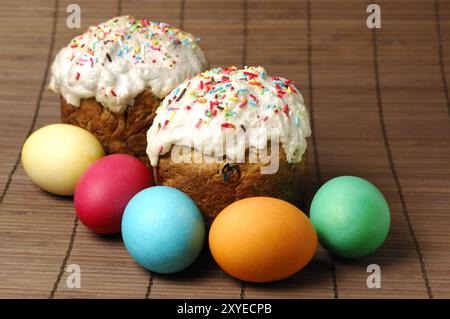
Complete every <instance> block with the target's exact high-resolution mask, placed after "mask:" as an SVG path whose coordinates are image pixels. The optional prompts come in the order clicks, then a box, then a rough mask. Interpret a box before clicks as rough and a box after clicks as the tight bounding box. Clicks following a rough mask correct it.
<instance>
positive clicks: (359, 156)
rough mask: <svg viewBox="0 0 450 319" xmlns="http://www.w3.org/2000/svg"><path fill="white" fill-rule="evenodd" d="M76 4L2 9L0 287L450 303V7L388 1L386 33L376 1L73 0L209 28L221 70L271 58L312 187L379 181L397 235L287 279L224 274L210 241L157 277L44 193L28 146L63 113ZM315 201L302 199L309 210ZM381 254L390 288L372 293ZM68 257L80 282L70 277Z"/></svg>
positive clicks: (87, 10) (95, 11) (9, 293)
mask: <svg viewBox="0 0 450 319" xmlns="http://www.w3.org/2000/svg"><path fill="white" fill-rule="evenodd" d="M69 3H71V2H70V1H66V0H47V1H40V2H39V3H38V4H37V3H36V2H35V1H31V0H26V1H21V2H20V3H18V2H17V1H12V0H6V1H2V3H1V4H0V9H1V10H0V18H1V19H0V38H1V39H2V43H3V45H2V46H0V72H1V75H2V76H1V80H0V81H1V87H0V101H1V104H2V107H1V108H0V123H1V126H0V133H1V134H0V143H1V146H2V152H1V157H0V159H1V166H0V187H1V189H2V191H1V197H0V297H4V298H5V297H6V298H14V297H20V298H32V297H38V298H48V297H51V298H53V297H55V298H64V297H75V298H82V297H100V298H102V297H113V298H120V297H130V298H144V297H147V298H165V297H175V298H193V297H204V298H221V297H228V298H260V297H261V298H358V297H367V298H382V297H386V298H397V297H405V298H416V297H418V298H431V297H434V298H448V297H450V278H449V276H448V269H449V268H450V234H449V231H448V230H449V229H450V217H449V214H450V212H449V209H450V102H449V93H448V81H449V80H448V79H449V78H450V69H449V67H448V65H449V63H450V60H449V59H450V54H449V52H450V3H449V2H448V1H443V0H439V1H438V0H434V1H420V0H413V1H410V0H408V1H406V0H396V1H386V0H385V1H378V2H377V3H378V4H379V5H380V6H381V8H382V28H381V29H377V30H376V31H373V30H370V29H368V28H367V27H366V24H365V21H366V18H367V15H368V14H367V13H366V7H367V5H368V4H369V2H367V3H366V2H364V1H357V0H349V1H345V3H344V1H339V3H338V2H337V1H324V0H315V1H312V0H299V1H294V0H289V1H275V0H269V1H253V0H248V1H247V0H231V1H230V0H228V1H208V0H203V1H200V0H177V1H175V0H173V1H165V0H159V1H156V0H155V1H150V0H147V1H137V0H132V1H109V0H98V1H88V0H83V1H80V0H79V1H77V4H79V5H80V6H81V10H82V28H83V29H85V28H86V27H87V26H89V25H92V24H97V23H100V22H102V21H104V20H106V19H108V18H111V17H113V16H115V15H118V14H132V15H136V16H139V17H147V18H149V19H151V20H154V21H164V22H167V23H170V24H173V25H176V26H180V27H182V28H184V29H186V30H187V31H189V32H192V33H194V34H195V35H196V36H199V37H201V46H202V48H203V49H204V51H205V52H206V54H207V56H208V58H209V61H210V63H211V66H219V65H222V66H227V65H237V66H242V65H263V66H265V67H266V69H267V70H268V72H269V74H274V75H281V76H284V77H287V78H291V79H293V80H294V81H295V82H296V83H297V85H298V87H299V88H300V90H301V91H302V93H303V95H304V97H305V100H306V103H307V105H308V107H309V109H310V114H311V121H312V124H313V130H314V133H313V137H312V138H311V139H310V141H309V153H308V156H309V163H310V175H311V185H309V188H308V189H309V191H308V192H309V198H310V197H311V196H312V195H313V194H314V191H315V189H316V188H317V186H318V185H319V184H321V183H323V182H324V181H326V180H328V179H330V178H332V177H334V176H337V175H345V174H351V175H358V176H361V177H364V178H367V179H369V180H370V181H372V182H373V183H375V184H376V185H377V186H378V187H379V188H380V189H381V191H382V192H383V193H384V194H385V196H386V198H387V200H388V202H389V204H390V208H391V214H392V226H391V232H390V234H389V237H388V238H387V240H386V242H385V244H384V245H383V246H382V248H381V249H380V250H379V251H377V252H376V253H375V254H374V255H371V256H369V257H367V258H363V259H361V260H358V261H345V260H341V259H336V258H332V257H331V256H330V255H329V254H328V253H327V252H326V251H325V250H323V249H319V251H318V253H317V256H316V258H315V259H314V260H313V262H312V263H311V264H310V265H308V266H307V267H306V269H304V270H302V271H301V272H299V273H298V274H296V275H295V276H293V277H292V278H289V279H288V280H285V281H282V282H278V283H273V284H264V285H254V284H248V283H242V282H240V281H238V280H235V279H233V278H231V277H229V276H227V275H226V274H225V273H224V272H223V271H222V270H220V268H219V267H218V266H217V265H216V264H215V263H214V261H213V260H212V258H211V256H210V255H209V253H208V252H207V249H206V250H205V252H204V253H203V254H202V256H201V257H200V258H199V260H198V261H197V262H196V263H195V264H194V265H193V266H192V267H191V268H189V269H188V270H187V271H184V272H182V273H180V274H176V275H171V276H167V275H166V276H162V275H155V274H150V273H149V272H147V271H145V270H144V269H142V268H140V267H138V266H137V264H136V263H135V262H134V261H133V260H132V259H131V257H129V255H128V253H127V252H126V250H125V248H124V246H123V244H122V242H121V240H120V237H106V238H105V237H102V236H97V235H95V234H92V233H91V232H90V231H88V230H87V229H86V228H85V227H84V226H83V225H82V224H81V223H78V220H76V219H75V214H74V210H73V207H72V201H71V199H70V198H61V197H56V196H52V195H49V194H47V193H45V192H43V191H41V190H39V189H38V188H37V187H36V186H35V185H33V184H32V183H31V181H30V180H29V179H28V177H27V176H26V175H25V173H24V171H23V168H22V166H21V164H20V149H21V145H22V143H23V141H24V140H25V138H26V137H27V135H28V134H30V132H32V131H34V130H35V129H37V128H39V127H41V126H43V125H45V124H49V123H53V122H57V121H59V102H58V98H57V97H56V96H55V95H54V94H53V93H51V92H48V91H47V90H46V84H47V81H48V69H49V66H50V64H51V62H52V59H53V57H54V55H55V54H56V53H57V51H58V50H59V48H61V47H62V46H63V45H65V44H66V43H67V42H68V41H69V40H70V39H71V38H72V37H73V36H75V35H76V34H78V33H80V32H81V30H77V29H68V28H67V27H66V25H65V23H66V22H65V21H66V17H67V13H66V11H65V10H66V7H67V5H68V4H69ZM307 204H308V203H305V206H307ZM372 263H375V264H379V265H380V266H381V270H382V287H381V288H380V289H368V288H367V286H366V278H367V276H368V273H367V272H366V267H367V265H369V264H372ZM69 264H78V265H80V267H81V269H82V277H81V278H82V287H81V288H80V289H69V288H67V287H66V279H67V273H66V272H65V268H66V266H67V265H69Z"/></svg>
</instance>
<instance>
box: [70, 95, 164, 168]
mask: <svg viewBox="0 0 450 319" xmlns="http://www.w3.org/2000/svg"><path fill="white" fill-rule="evenodd" d="M160 102H161V100H160V99H159V98H158V97H156V96H155V95H154V94H153V93H152V92H151V91H150V90H145V91H143V92H142V93H140V94H139V95H138V96H136V98H135V101H134V105H132V106H128V108H127V109H126V110H125V112H123V113H121V114H117V113H113V112H110V111H109V110H108V109H106V108H104V107H103V106H102V105H101V104H100V103H98V102H97V101H96V100H95V99H94V98H89V99H81V101H80V106H79V107H75V106H73V105H70V104H68V103H67V102H66V100H65V99H64V98H63V97H62V96H61V120H62V122H63V123H67V124H73V125H77V126H79V127H82V128H84V129H87V130H88V131H89V132H91V133H92V134H94V135H95V136H96V137H97V138H98V140H99V141H100V143H101V144H102V145H103V148H104V149H105V152H106V153H107V154H111V153H125V154H129V155H132V156H135V157H137V158H139V159H140V160H141V161H143V162H144V163H145V164H146V165H147V166H149V160H148V157H147V154H146V152H145V150H146V147H147V130H148V129H149V127H150V126H151V124H152V123H153V119H154V118H155V116H156V113H155V112H156V109H157V108H158V106H159V104H160Z"/></svg>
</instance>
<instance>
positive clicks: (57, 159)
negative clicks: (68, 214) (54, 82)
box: [22, 124, 104, 195]
mask: <svg viewBox="0 0 450 319" xmlns="http://www.w3.org/2000/svg"><path fill="white" fill-rule="evenodd" d="M103 155H104V151H103V147H102V145H101V144H100V142H99V141H98V140H97V138H96V137H95V136H94V135H92V134H91V133H90V132H88V131H86V130H84V129H82V128H80V127H78V126H74V125H69V124H51V125H47V126H44V127H42V128H40V129H38V130H37V131H36V132H34V133H33V134H31V135H30V136H29V137H28V138H27V140H26V141H25V143H24V145H23V147H22V165H23V167H24V169H25V172H26V173H27V174H28V176H29V177H30V178H31V180H32V181H33V182H34V183H36V184H37V185H38V186H39V187H40V188H42V189H44V190H46V191H48V192H50V193H54V194H58V195H73V193H74V191H75V185H76V184H77V182H78V179H79V178H80V176H81V175H82V174H83V173H84V172H85V171H86V170H87V168H88V167H89V166H90V165H91V164H92V163H93V162H95V161H96V160H97V159H99V158H100V157H102V156H103Z"/></svg>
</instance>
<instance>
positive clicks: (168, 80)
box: [49, 16, 207, 113]
mask: <svg viewBox="0 0 450 319" xmlns="http://www.w3.org/2000/svg"><path fill="white" fill-rule="evenodd" d="M206 67H207V62H206V59H205V56H204V54H203V52H202V50H201V49H200V47H199V46H198V44H197V42H196V39H195V38H194V36H193V35H191V34H189V33H186V32H182V31H181V30H179V29H177V28H174V27H172V26H170V25H168V24H164V23H155V22H151V21H148V20H145V19H140V20H137V19H135V18H133V17H131V16H121V17H116V18H113V19H111V20H109V21H107V22H104V23H101V24H99V25H98V26H93V27H90V28H89V29H88V30H87V31H86V32H85V33H84V34H82V35H80V36H78V37H75V38H74V39H72V41H71V42H70V43H69V45H67V46H66V47H64V48H62V49H61V50H60V51H59V53H58V54H57V55H56V57H55V60H54V62H53V65H52V68H51V79H50V84H49V88H50V89H51V90H53V91H54V92H56V93H60V94H62V96H63V97H64V98H65V100H66V101H67V102H68V103H69V104H71V105H74V106H79V105H80V99H81V98H91V97H95V99H96V100H97V102H99V103H101V104H102V105H103V106H105V107H106V108H108V109H109V110H111V111H112V112H116V113H121V112H123V111H124V110H125V109H126V107H127V105H128V104H129V103H131V102H132V100H133V99H134V98H135V97H136V95H138V94H139V93H141V92H142V91H144V90H145V89H146V88H150V89H151V90H152V92H153V94H155V95H156V96H157V97H159V98H161V99H162V98H164V97H165V96H166V95H167V93H169V92H170V91H171V90H172V89H173V88H174V87H175V86H177V85H178V84H180V83H181V82H182V81H184V80H185V79H186V78H187V77H189V76H193V75H195V74H197V73H199V72H201V71H203V70H205V68H206Z"/></svg>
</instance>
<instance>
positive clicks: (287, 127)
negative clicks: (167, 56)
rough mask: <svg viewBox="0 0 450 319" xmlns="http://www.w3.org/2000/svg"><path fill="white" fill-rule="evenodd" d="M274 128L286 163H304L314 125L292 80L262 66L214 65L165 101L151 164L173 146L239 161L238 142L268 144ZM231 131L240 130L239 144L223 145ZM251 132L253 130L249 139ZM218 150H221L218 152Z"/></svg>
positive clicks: (153, 134)
mask: <svg viewBox="0 0 450 319" xmlns="http://www.w3.org/2000/svg"><path fill="white" fill-rule="evenodd" d="M271 129H272V131H278V133H277V134H276V135H273V136H275V137H276V138H278V139H279V142H280V143H281V146H282V148H283V150H284V151H285V153H286V159H287V161H288V162H290V163H298V162H300V161H301V160H302V156H303V154H304V152H305V150H306V147H307V142H306V138H307V137H308V136H309V135H310V134H311V129H310V125H309V115H308V111H307V109H306V108H305V105H304V102H303V97H302V95H301V94H300V92H299V91H298V90H297V89H296V88H295V87H294V83H293V82H292V81H290V80H286V79H284V78H280V77H270V76H268V75H267V73H266V71H265V70H264V68H262V67H249V68H246V69H236V68H235V67H230V68H223V69H222V68H214V69H211V70H208V71H205V72H203V73H201V74H199V75H197V76H195V77H193V78H191V79H187V80H186V81H185V82H183V83H182V84H180V85H179V86H178V87H177V88H175V89H174V90H173V91H172V92H171V93H170V94H169V95H168V96H167V97H166V98H165V99H164V100H163V101H162V103H161V105H160V106H159V108H158V110H157V115H156V117H155V119H154V121H153V124H152V126H151V127H150V129H149V130H148V132H147V154H148V156H149V159H150V162H151V164H152V166H157V164H158V158H159V155H163V154H166V153H168V152H169V151H170V150H171V149H172V146H173V145H178V146H183V147H193V148H194V149H196V150H198V151H200V152H202V153H203V154H207V155H211V154H213V155H214V156H216V157H221V156H227V157H228V158H230V159H235V158H236V155H237V153H238V152H239V151H238V150H237V148H238V146H244V147H245V149H249V148H254V149H264V148H266V146H267V141H268V140H271V137H272V135H270V133H268V131H270V130H271ZM273 129H275V130H273ZM230 131H233V132H235V133H236V134H235V136H236V142H235V143H236V144H235V147H234V146H231V147H229V146H228V145H225V147H223V146H224V144H223V143H224V141H225V140H226V138H225V135H226V134H229V132H230ZM249 131H252V133H253V134H254V135H252V137H251V138H249V137H248V136H247V137H246V135H248V134H246V132H249ZM255 132H256V134H255ZM239 133H243V134H239ZM218 149H223V153H218V152H217V151H216V152H214V151H215V150H218ZM211 150H213V151H212V152H211Z"/></svg>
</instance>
